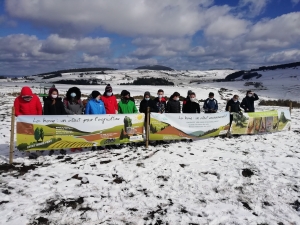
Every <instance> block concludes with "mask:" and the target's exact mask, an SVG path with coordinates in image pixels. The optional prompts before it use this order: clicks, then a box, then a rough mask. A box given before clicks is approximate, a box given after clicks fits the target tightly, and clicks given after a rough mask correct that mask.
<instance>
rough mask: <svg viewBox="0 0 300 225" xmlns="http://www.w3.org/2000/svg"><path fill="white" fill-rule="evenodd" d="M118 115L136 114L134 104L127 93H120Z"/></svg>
mask: <svg viewBox="0 0 300 225" xmlns="http://www.w3.org/2000/svg"><path fill="white" fill-rule="evenodd" d="M118 113H119V114H131V113H138V110H137V108H136V106H135V103H134V102H133V101H132V100H130V93H129V91H126V90H125V91H122V96H121V101H120V102H119V104H118Z"/></svg>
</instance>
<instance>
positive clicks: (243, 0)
mask: <svg viewBox="0 0 300 225" xmlns="http://www.w3.org/2000/svg"><path fill="white" fill-rule="evenodd" d="M270 1H271V0H240V2H239V6H240V7H248V8H249V13H250V14H251V16H257V15H260V14H261V13H262V12H264V10H265V8H266V6H267V4H268V3H269V2H270Z"/></svg>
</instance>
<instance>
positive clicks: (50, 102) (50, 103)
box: [43, 87, 67, 155]
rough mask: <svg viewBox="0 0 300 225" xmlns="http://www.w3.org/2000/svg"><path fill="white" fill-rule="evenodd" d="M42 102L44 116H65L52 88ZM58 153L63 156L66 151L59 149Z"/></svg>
mask: <svg viewBox="0 0 300 225" xmlns="http://www.w3.org/2000/svg"><path fill="white" fill-rule="evenodd" d="M43 100H44V115H66V114H67V113H66V110H65V106H64V103H63V102H62V99H61V98H59V97H58V90H57V89H56V88H55V87H53V88H50V90H49V94H48V97H46V98H43ZM53 153H54V150H50V151H49V155H53ZM60 153H61V154H63V155H65V154H66V150H64V149H61V150H60Z"/></svg>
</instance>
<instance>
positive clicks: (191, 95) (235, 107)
mask: <svg viewBox="0 0 300 225" xmlns="http://www.w3.org/2000/svg"><path fill="white" fill-rule="evenodd" d="M179 99H180V94H179V93H178V92H174V93H173V94H172V95H171V96H170V98H169V100H168V101H167V99H166V97H165V96H164V91H163V90H162V89H159V90H158V92H157V97H156V98H154V99H151V94H150V92H149V91H146V92H145V93H144V97H143V100H142V101H141V103H140V107H139V112H140V113H146V112H147V108H148V107H149V108H150V112H156V113H181V112H182V113H200V112H201V109H200V105H199V101H198V100H197V99H196V94H195V92H193V91H191V90H189V91H188V94H187V97H186V98H184V99H183V103H182V107H181V104H180V101H179ZM258 99H259V98H258V96H257V94H255V93H253V92H252V91H247V94H246V97H245V98H243V100H242V102H241V103H240V102H239V96H238V95H234V96H233V98H232V99H230V100H229V101H228V102H227V105H226V111H231V112H237V113H238V112H241V108H243V109H244V111H245V112H254V111H255V108H254V101H256V100H258ZM43 102H44V107H42V104H41V102H40V100H39V98H38V96H36V95H34V94H33V92H32V90H31V89H30V88H29V87H23V88H22V90H21V94H20V96H19V97H17V98H16V99H15V102H14V106H15V115H16V116H19V115H81V114H87V115H90V114H131V113H138V109H137V107H136V104H135V100H134V99H133V97H131V95H130V92H129V91H127V90H123V91H122V92H121V100H120V101H119V103H118V102H117V98H116V96H115V95H114V94H113V89H112V87H111V86H110V85H109V84H108V85H107V86H106V87H105V91H104V93H103V95H101V93H100V92H99V91H93V92H92V93H91V94H90V95H89V96H88V98H87V99H86V100H82V99H81V91H80V89H79V88H78V87H72V88H70V89H69V90H68V91H67V94H66V97H65V98H63V99H62V98H60V97H59V92H58V90H57V89H56V88H55V86H53V87H52V88H50V89H49V93H48V96H47V97H44V98H43ZM203 111H204V112H205V113H216V112H217V111H218V101H217V100H216V99H215V98H214V93H212V92H210V93H209V96H208V98H207V99H206V100H205V101H204V104H203Z"/></svg>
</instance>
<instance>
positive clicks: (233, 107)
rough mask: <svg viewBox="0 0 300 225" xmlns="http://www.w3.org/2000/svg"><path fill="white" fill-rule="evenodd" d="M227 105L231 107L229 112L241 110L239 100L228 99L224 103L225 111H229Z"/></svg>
mask: <svg viewBox="0 0 300 225" xmlns="http://www.w3.org/2000/svg"><path fill="white" fill-rule="evenodd" d="M229 106H230V107H231V109H230V112H235V113H239V112H241V108H240V102H239V101H237V102H234V101H233V99H230V100H229V101H228V102H227V105H226V111H229Z"/></svg>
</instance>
